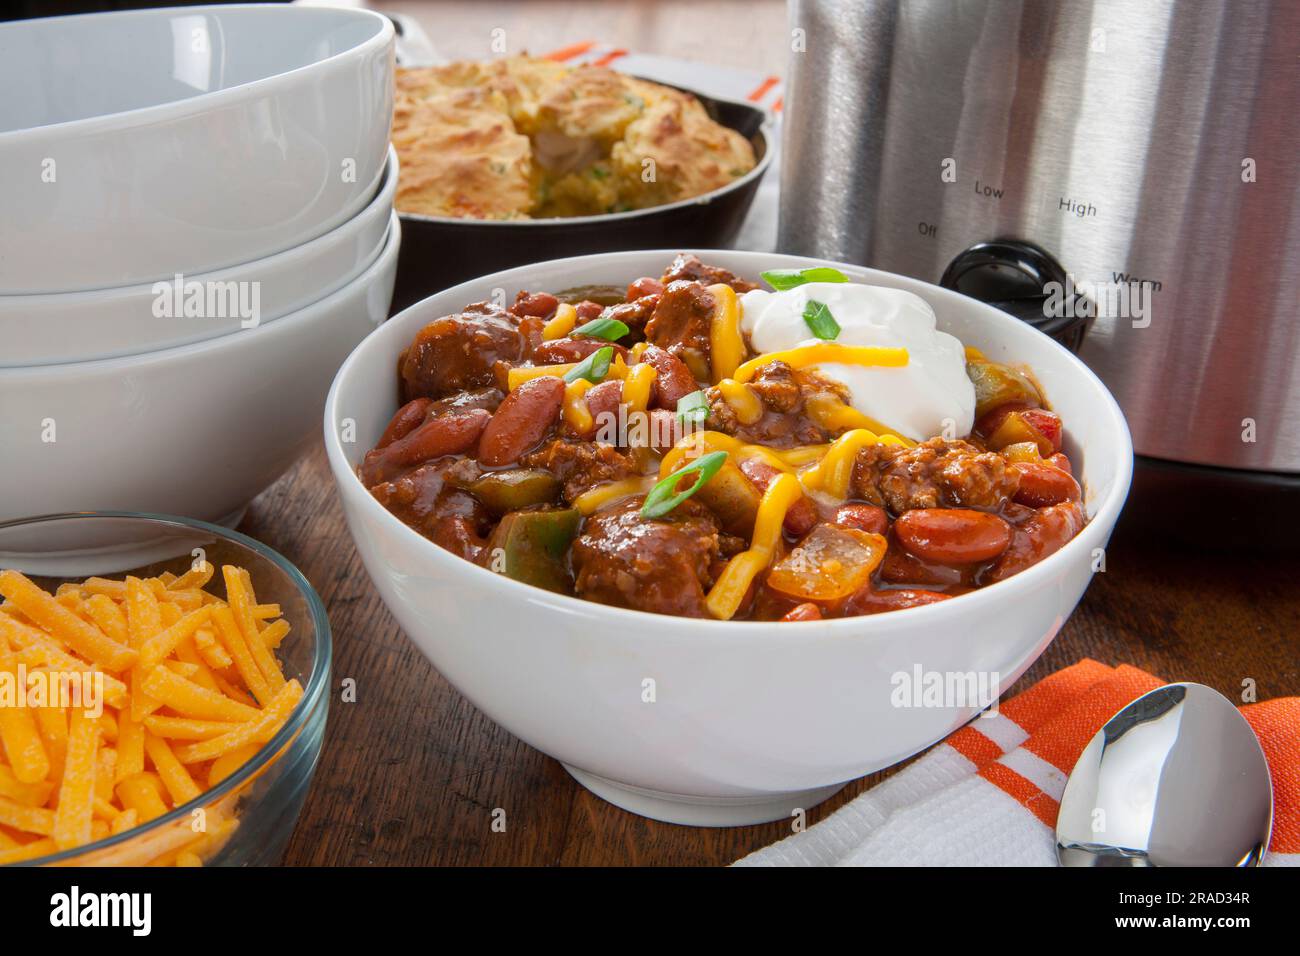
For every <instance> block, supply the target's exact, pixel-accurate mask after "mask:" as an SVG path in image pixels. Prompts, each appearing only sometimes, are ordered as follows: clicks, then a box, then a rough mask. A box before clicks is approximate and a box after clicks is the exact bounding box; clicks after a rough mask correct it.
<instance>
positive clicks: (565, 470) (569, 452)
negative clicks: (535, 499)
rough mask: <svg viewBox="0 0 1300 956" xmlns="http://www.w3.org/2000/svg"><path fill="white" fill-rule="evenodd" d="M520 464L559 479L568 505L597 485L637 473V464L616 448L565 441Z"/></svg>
mask: <svg viewBox="0 0 1300 956" xmlns="http://www.w3.org/2000/svg"><path fill="white" fill-rule="evenodd" d="M520 464H521V465H522V466H523V467H525V468H542V469H544V470H546V471H549V472H550V473H551V474H553V475H554V476H555V477H556V478H558V479H560V481H562V482H563V483H564V492H563V493H564V500H565V501H566V502H568V503H572V502H573V499H575V498H577V497H578V496H579V495H580V494H582V493H583V492H584V491H587V490H589V489H591V488H594V487H595V486H596V485H599V484H603V483H604V482H606V481H618V480H620V479H622V478H630V477H632V476H633V475H635V474H636V473H637V468H636V463H635V462H634V461H633V460H632V459H631V458H630V457H629V456H627V455H625V454H623V453H622V452H621V451H619V450H618V449H617V448H615V447H614V446H613V445H607V444H605V443H604V442H596V441H572V440H568V439H562V438H557V439H555V440H553V441H550V442H547V443H546V444H545V445H543V446H542V447H541V448H539V449H537V450H536V451H534V452H530V453H529V454H527V455H525V456H524V457H523V459H522V460H521V461H520Z"/></svg>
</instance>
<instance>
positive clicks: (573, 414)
mask: <svg viewBox="0 0 1300 956" xmlns="http://www.w3.org/2000/svg"><path fill="white" fill-rule="evenodd" d="M592 387H593V386H592V384H591V383H590V382H589V381H587V380H586V379H585V378H580V379H578V380H577V381H576V382H570V383H569V384H568V385H566V386H564V423H565V424H566V425H568V426H569V427H570V428H571V429H573V431H574V432H575V433H576V434H578V435H585V434H587V433H588V432H589V431H591V430H592V428H593V427H595V422H594V421H592V418H591V409H589V408H588V407H587V392H589V391H590V390H591V389H592Z"/></svg>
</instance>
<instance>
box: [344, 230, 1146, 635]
mask: <svg viewBox="0 0 1300 956" xmlns="http://www.w3.org/2000/svg"><path fill="white" fill-rule="evenodd" d="M682 252H685V253H688V254H694V255H696V256H699V257H700V259H702V260H704V261H708V259H709V257H711V256H712V257H717V256H727V257H730V256H735V255H744V256H755V257H764V256H767V257H769V258H781V259H783V260H784V261H785V262H786V263H790V264H796V263H802V264H806V265H808V266H814V265H831V266H835V267H836V268H839V269H841V270H844V271H846V272H847V274H849V275H850V276H855V277H857V278H859V279H863V280H865V281H870V277H871V276H873V275H875V276H888V277H889V278H891V279H896V280H898V279H901V280H903V281H904V282H909V283H916V284H918V285H923V286H926V287H927V290H928V291H933V292H935V293H938V294H939V297H940V298H941V299H947V300H949V301H951V302H953V304H954V306H955V307H959V308H966V309H970V308H974V309H976V311H978V312H981V313H983V314H985V315H987V316H988V317H989V320H990V321H991V322H993V323H994V324H995V325H996V324H998V323H1014V324H1015V325H1019V326H1021V327H1024V323H1023V322H1021V321H1020V320H1019V319H1017V318H1015V317H1014V316H1011V315H1008V314H1007V313H1005V312H1001V311H999V310H998V309H995V308H994V307H993V306H991V305H987V304H986V303H983V302H980V301H979V300H977V299H972V298H970V297H968V296H964V295H962V294H961V293H958V292H954V291H952V290H950V289H944V288H942V287H940V286H936V285H933V284H932V283H929V282H925V281H923V280H921V279H914V278H912V277H910V276H903V275H899V274H897V273H889V272H884V271H882V270H880V269H869V268H867V267H865V266H857V265H853V264H852V263H841V262H835V261H833V260H829V259H816V258H812V257H809V256H794V255H787V254H785V253H776V252H774V253H763V252H749V251H746V250H739V249H684V250H683V249H638V250H634V251H631V252H609V253H597V254H594V255H585V256H570V257H568V258H564V259H551V260H547V261H545V262H535V263H531V264H529V265H526V266H517V267H515V268H513V269H507V270H503V271H501V272H495V273H490V274H488V275H486V276H480V277H479V278H476V279H470V280H469V281H467V282H463V283H461V284H460V285H456V286H452V287H451V288H449V289H445V290H443V291H442V292H439V293H436V295H439V296H442V295H446V296H448V297H449V298H452V297H454V296H453V294H454V293H459V292H461V291H462V290H466V291H467V290H468V288H469V287H471V286H478V285H481V284H483V283H486V282H497V283H498V284H501V285H509V283H510V282H512V281H516V279H515V277H518V276H523V275H526V274H527V273H529V272H531V271H533V270H538V269H542V268H551V269H554V268H556V267H566V266H574V267H578V266H580V265H581V264H583V263H590V262H593V261H595V260H601V261H602V262H603V261H608V260H615V261H618V260H624V259H627V260H632V259H640V258H643V257H646V256H665V257H667V259H668V260H669V261H671V259H672V257H674V256H676V255H678V254H679V253H682ZM783 267H784V266H783ZM507 277H511V278H509V279H507ZM575 278H576V279H578V280H580V279H581V276H580V275H577V276H575ZM429 298H433V296H429V297H427V298H426V299H422V300H421V301H420V302H417V303H415V304H413V305H411V306H408V307H407V308H406V309H403V310H402V311H401V312H399V313H398V314H397V315H395V316H393V317H392V318H390V319H389V320H388V321H387V322H385V323H384V324H383V325H381V326H380V327H379V328H377V329H376V330H375V331H373V332H371V333H370V334H369V335H367V336H366V337H365V338H364V339H362V340H361V343H360V344H359V345H357V347H356V348H355V349H353V350H352V354H351V355H349V356H348V357H347V359H346V360H344V362H343V364H342V365H341V366H339V370H338V373H337V374H336V375H335V376H334V381H333V383H332V384H331V385H330V390H329V394H328V395H327V396H326V398H325V417H324V427H325V451H326V454H327V456H328V458H329V463H330V470H331V471H332V472H333V474H334V480H335V484H336V485H338V486H339V487H338V490H339V494H340V495H348V496H350V497H352V498H353V499H354V500H356V501H357V503H358V506H359V507H361V508H364V509H366V510H367V511H368V513H369V514H370V515H373V516H374V519H375V520H378V521H380V522H383V523H385V525H386V526H387V527H389V528H391V529H392V531H393V532H394V533H395V534H398V535H404V536H409V537H407V539H406V540H407V541H408V542H412V543H413V544H415V546H416V547H419V548H423V549H424V554H425V555H427V556H428V558H429V560H430V561H431V562H432V563H433V564H435V565H439V566H440V567H445V568H447V569H449V570H450V571H451V572H452V573H454V574H486V575H488V576H490V577H491V578H492V580H493V581H495V582H496V583H495V585H490V586H495V587H498V588H501V589H502V593H503V594H506V595H518V596H519V597H520V598H521V599H529V600H531V602H532V603H534V604H542V605H549V606H550V607H551V608H552V609H553V610H555V611H557V612H560V613H564V612H578V611H581V612H582V613H583V614H584V615H588V616H591V617H594V618H596V619H598V620H599V621H600V622H601V623H605V622H608V623H609V624H611V625H614V626H617V625H618V624H619V623H620V622H624V621H628V620H637V621H639V622H641V623H644V624H653V625H655V626H656V627H658V628H660V629H674V630H683V631H684V630H687V629H691V630H695V629H698V628H701V627H703V628H705V630H704V631H700V632H699V636H701V637H702V636H703V635H704V634H706V633H707V635H708V636H709V637H710V638H713V637H717V638H721V639H723V640H727V639H728V638H727V637H726V635H730V634H734V635H735V637H736V638H740V637H748V638H754V637H763V638H767V639H774V638H777V637H781V638H782V639H786V640H792V641H799V642H806V641H808V640H809V639H810V637H811V635H810V633H809V631H810V630H811V628H813V627H820V628H825V629H826V630H827V631H829V632H830V633H831V634H834V635H835V636H837V637H843V638H847V637H849V636H850V635H856V636H860V637H869V636H870V635H871V634H872V633H874V632H876V631H887V630H892V629H893V628H894V627H896V626H902V625H903V624H906V625H907V626H908V627H909V628H910V627H913V626H921V625H923V624H926V623H929V624H933V625H938V626H943V625H952V624H957V625H958V626H959V625H960V623H961V620H960V619H961V617H962V615H963V609H975V608H979V607H986V606H988V605H991V604H1003V603H1004V602H1006V601H1009V600H1014V598H1015V595H1016V594H1018V593H1024V592H1027V591H1032V590H1034V589H1035V588H1037V587H1038V586H1040V585H1041V584H1044V583H1046V581H1047V580H1048V579H1049V578H1051V577H1052V576H1053V575H1054V574H1055V571H1056V568H1058V567H1061V566H1062V565H1064V564H1066V563H1069V562H1070V561H1071V560H1073V559H1074V558H1075V556H1076V555H1078V554H1080V552H1084V551H1086V552H1087V553H1089V554H1091V552H1092V549H1093V548H1096V547H1100V546H1101V545H1102V543H1103V542H1102V538H1103V536H1108V535H1109V533H1110V529H1111V528H1113V527H1114V524H1115V521H1116V520H1117V519H1118V518H1119V513H1120V510H1121V509H1122V508H1123V506H1124V500H1125V498H1126V497H1127V495H1128V489H1129V483H1130V481H1131V480H1132V477H1133V443H1132V438H1131V436H1130V435H1129V429H1128V422H1127V421H1126V420H1125V418H1124V413H1123V412H1122V411H1121V410H1120V407H1119V403H1118V402H1116V401H1115V398H1114V396H1113V395H1111V393H1110V390H1109V389H1107V388H1106V386H1105V384H1104V383H1103V382H1102V381H1101V379H1099V378H1098V377H1097V376H1096V374H1095V373H1094V372H1093V371H1092V369H1090V368H1088V366H1087V365H1085V364H1084V363H1083V362H1082V361H1081V360H1080V359H1079V358H1078V357H1077V356H1075V355H1074V354H1073V353H1072V352H1070V350H1069V349H1067V348H1066V347H1065V346H1063V345H1061V344H1060V343H1059V342H1057V341H1055V340H1054V339H1050V338H1048V337H1047V336H1044V339H1046V340H1047V342H1046V343H1045V344H1047V346H1048V347H1049V348H1053V349H1056V350H1058V351H1059V352H1060V353H1061V355H1062V356H1064V357H1065V358H1066V360H1067V363H1068V364H1069V365H1071V366H1072V367H1073V368H1074V369H1075V370H1076V371H1077V372H1078V373H1079V374H1080V375H1081V376H1083V378H1084V380H1085V381H1087V382H1088V383H1089V384H1090V385H1092V386H1093V387H1094V388H1095V389H1096V391H1097V392H1098V393H1100V398H1101V406H1100V408H1099V409H1098V410H1097V412H1098V413H1099V414H1104V415H1106V417H1107V418H1108V419H1109V422H1110V425H1111V426H1112V428H1113V429H1114V434H1115V439H1116V448H1115V459H1114V466H1115V479H1114V481H1113V482H1112V484H1111V487H1110V490H1109V492H1108V493H1107V494H1106V496H1105V497H1104V498H1103V499H1102V500H1101V501H1100V502H1099V503H1098V505H1097V509H1096V512H1095V514H1093V516H1092V517H1091V518H1090V519H1089V520H1088V523H1087V524H1086V525H1084V527H1083V530H1082V531H1080V532H1079V533H1078V534H1077V535H1075V536H1074V538H1072V539H1071V540H1070V541H1069V542H1067V543H1066V544H1065V546H1064V547H1062V548H1061V549H1060V550H1059V551H1057V552H1055V553H1054V554H1051V555H1048V556H1047V557H1046V558H1044V559H1043V560H1042V561H1039V562H1038V563H1037V564H1034V565H1031V566H1030V567H1028V568H1026V569H1025V570H1023V571H1021V572H1020V573H1019V574H1015V575H1013V576H1011V577H1009V578H1007V579H1006V580H1004V581H998V582H997V583H995V584H990V585H988V586H986V587H982V588H978V589H976V590H974V591H970V592H968V593H966V594H962V595H959V596H957V597H956V598H954V599H953V600H951V601H938V602H936V603H934V604H925V605H921V606H919V607H910V608H902V609H900V610H895V611H889V612H887V613H884V614H865V615H859V616H857V617H840V618H829V619H823V620H820V621H715V620H711V619H707V618H691V617H677V616H674V615H670V614H654V613H651V612H649V611H636V610H632V609H629V608H621V607H614V606H612V605H609V604H600V603H598V602H596V601H584V600H583V599H582V598H579V597H573V596H571V595H568V594H559V593H556V592H554V591H547V590H546V589H545V588H539V587H536V586H534V585H531V584H525V583H523V582H522V581H516V580H514V579H512V578H508V577H505V576H504V575H501V574H497V573H495V572H493V571H490V570H488V569H487V568H484V567H481V566H480V565H477V564H475V563H474V562H472V561H467V560H465V559H464V558H462V557H460V556H458V555H455V554H452V553H451V552H450V551H448V550H446V549H445V548H441V547H439V546H438V545H436V544H434V543H433V542H432V541H430V540H429V539H428V538H426V537H424V536H423V535H422V534H420V533H419V532H418V531H416V530H415V529H414V528H411V527H410V526H409V525H406V524H404V523H403V522H402V521H400V520H399V519H398V518H397V516H396V515H394V514H393V513H392V512H390V511H389V510H388V509H387V508H385V507H384V506H383V505H381V504H380V503H379V502H378V501H376V500H375V497H374V496H373V495H372V494H371V493H370V491H369V489H368V488H366V487H365V485H363V484H362V483H361V479H360V478H359V477H358V476H357V474H356V472H355V470H353V468H352V467H351V466H350V465H349V464H348V461H347V457H346V455H345V454H344V452H343V448H342V445H341V444H340V441H339V438H338V429H337V428H336V427H334V425H333V422H335V421H338V417H337V414H336V405H337V402H338V397H339V391H340V385H341V383H342V382H343V381H344V380H345V379H346V378H347V376H348V374H349V372H350V371H351V369H352V368H353V367H354V365H355V364H356V363H357V362H359V361H360V359H359V358H358V356H359V355H361V354H362V353H363V352H365V351H367V350H369V349H377V348H380V347H381V345H382V344H387V338H398V337H399V336H401V335H403V334H409V333H401V332H399V329H401V327H402V325H403V323H402V322H401V319H402V317H403V316H405V315H406V314H407V313H409V312H411V311H413V310H415V309H418V308H420V307H421V306H422V305H423V303H424V302H426V301H428V299H429ZM1008 327H1012V326H1010V325H1009V326H1008ZM1025 328H1026V331H1034V330H1032V329H1029V328H1028V327H1025ZM1038 334H1042V333H1038ZM376 387H382V384H381V383H377V385H376ZM344 476H346V477H347V480H349V481H350V482H351V486H350V488H351V490H345V488H344V485H343V482H344ZM1102 529H1105V531H1103V530H1102ZM899 615H907V616H906V617H904V618H901V619H900V617H899ZM629 616H630V617H629Z"/></svg>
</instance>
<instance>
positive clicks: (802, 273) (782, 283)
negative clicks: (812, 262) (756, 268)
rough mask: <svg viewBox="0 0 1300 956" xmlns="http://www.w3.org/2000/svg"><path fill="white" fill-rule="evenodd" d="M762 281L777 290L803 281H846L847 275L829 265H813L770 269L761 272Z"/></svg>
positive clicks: (781, 290)
mask: <svg viewBox="0 0 1300 956" xmlns="http://www.w3.org/2000/svg"><path fill="white" fill-rule="evenodd" d="M762 276H763V281H764V282H766V283H767V284H768V285H770V286H771V287H772V288H773V289H775V290H776V291H777V292H784V291H785V290H786V289H793V288H794V287H795V286H798V285H803V284H804V283H805V282H848V281H849V277H848V276H846V275H845V274H844V273H843V272H841V271H840V270H839V269H832V268H831V267H830V266H813V267H812V268H811V269H771V270H769V271H767V272H764V273H762Z"/></svg>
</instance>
